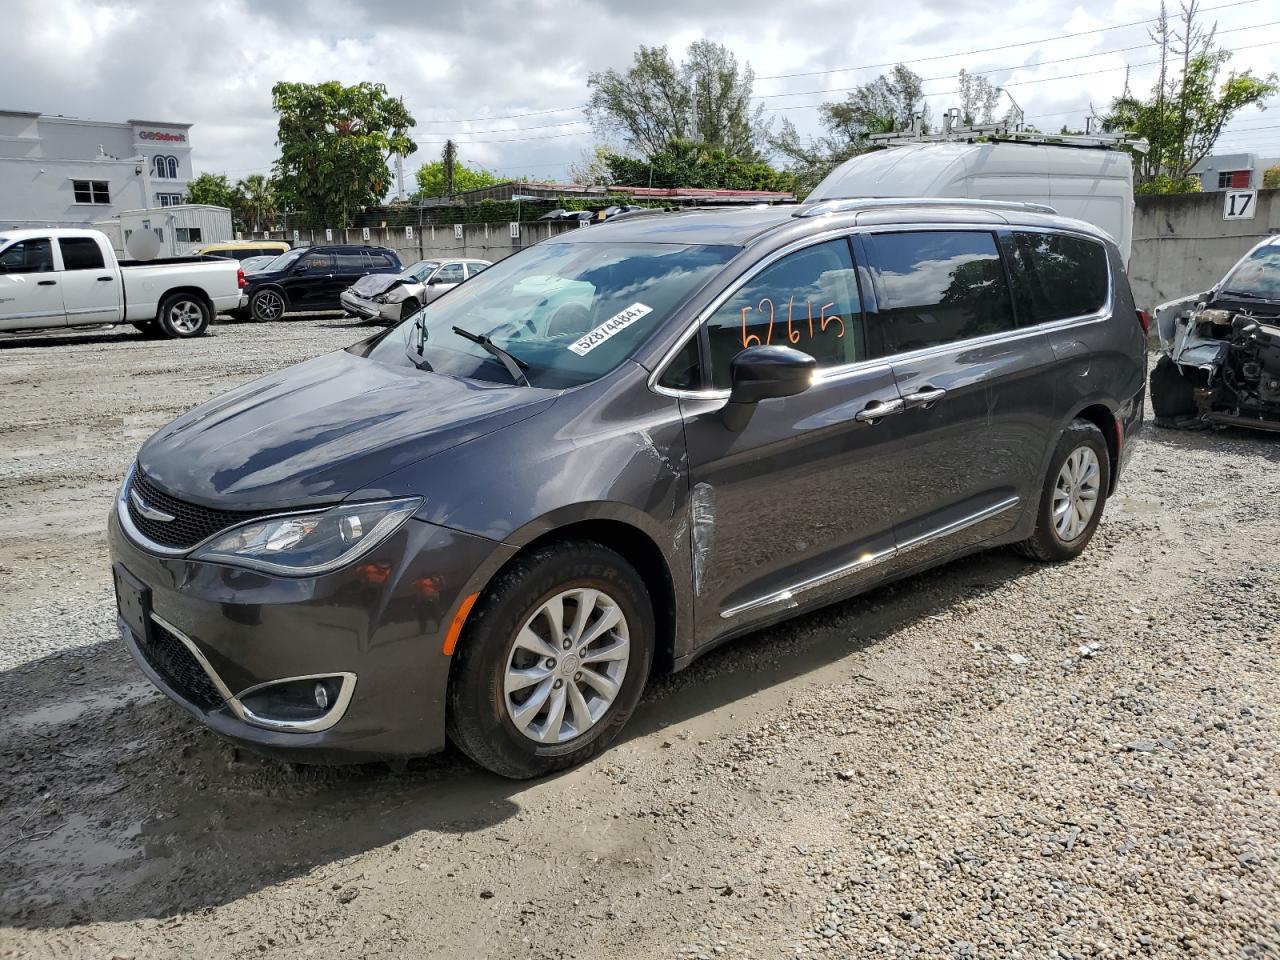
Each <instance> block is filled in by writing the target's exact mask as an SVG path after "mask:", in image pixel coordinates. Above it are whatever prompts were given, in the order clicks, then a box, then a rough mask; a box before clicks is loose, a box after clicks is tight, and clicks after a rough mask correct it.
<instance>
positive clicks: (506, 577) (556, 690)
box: [447, 542, 654, 780]
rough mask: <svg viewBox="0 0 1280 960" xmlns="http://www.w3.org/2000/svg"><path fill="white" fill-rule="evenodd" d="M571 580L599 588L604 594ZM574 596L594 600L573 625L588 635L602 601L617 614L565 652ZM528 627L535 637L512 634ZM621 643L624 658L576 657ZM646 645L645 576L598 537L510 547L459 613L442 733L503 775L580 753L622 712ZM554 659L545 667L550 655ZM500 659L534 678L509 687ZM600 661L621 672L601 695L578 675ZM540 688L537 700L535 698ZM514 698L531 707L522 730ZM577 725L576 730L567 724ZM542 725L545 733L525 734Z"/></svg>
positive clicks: (627, 710)
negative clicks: (608, 693) (513, 554)
mask: <svg viewBox="0 0 1280 960" xmlns="http://www.w3.org/2000/svg"><path fill="white" fill-rule="evenodd" d="M575 591H599V592H600V593H601V594H604V595H605V601H611V603H606V602H604V601H595V600H592V599H591V594H587V593H575ZM566 594H567V596H565V595H566ZM557 597H561V606H560V609H561V619H560V631H561V636H562V638H563V639H562V642H561V644H560V646H561V648H562V649H561V650H560V651H559V654H558V656H556V657H554V658H552V657H550V654H551V653H553V652H555V651H554V649H553V648H549V646H548V644H547V641H548V640H549V639H550V636H551V617H550V615H548V614H546V613H545V605H547V604H548V603H552V604H553V605H554V599H555V598H557ZM583 598H586V599H587V600H588V602H592V606H591V607H588V608H587V609H588V619H587V623H586V626H585V628H583V629H581V630H579V631H578V636H579V637H582V638H585V639H588V640H590V633H591V628H592V627H593V626H598V625H599V624H600V623H601V622H602V621H603V619H604V618H605V617H606V616H607V615H609V614H610V612H611V610H612V611H613V612H616V613H620V614H621V617H622V620H621V621H620V622H619V623H614V624H613V625H612V626H609V627H608V628H606V629H605V632H604V635H603V637H602V638H600V639H597V640H592V641H591V642H589V643H587V644H586V645H585V646H584V647H582V648H571V652H570V653H566V652H565V651H564V650H563V645H564V644H565V643H569V642H571V641H570V640H569V639H568V637H569V636H570V635H572V634H573V633H574V628H575V626H576V624H575V623H574V620H575V618H576V615H577V611H578V609H579V604H578V600H579V599H583ZM582 606H584V607H585V606H586V603H583V604H582ZM526 631H528V632H531V633H532V634H533V638H532V639H533V641H536V642H534V643H532V644H531V645H530V646H526V644H517V642H516V641H517V638H518V636H520V637H526V636H527V634H526ZM620 645H621V646H624V647H625V649H626V650H627V656H626V658H625V659H622V658H614V659H608V660H605V659H596V660H594V661H593V660H590V659H583V660H581V661H579V660H577V659H576V658H577V657H578V656H583V657H590V656H593V655H594V656H597V657H598V655H599V654H600V653H602V652H603V649H602V648H603V647H611V648H612V649H613V652H615V653H616V652H617V651H618V649H619V646H620ZM653 648H654V616H653V605H652V602H651V600H650V598H649V591H648V590H647V589H646V588H645V584H644V581H643V580H642V579H641V578H640V575H639V574H637V573H636V571H635V569H634V568H632V566H631V565H630V564H628V563H627V562H626V561H625V560H624V559H622V557H620V556H619V555H618V554H616V553H614V552H613V551H612V550H609V549H607V548H606V547H603V546H601V545H599V544H596V543H590V542H566V543H556V544H549V545H547V546H544V547H539V548H537V549H535V550H533V551H532V552H530V553H529V554H527V555H525V556H521V557H517V558H516V560H515V561H514V562H513V563H512V564H511V565H510V566H509V567H508V568H507V569H506V570H504V571H503V572H502V573H500V574H499V575H498V576H497V577H496V578H495V579H494V581H493V582H492V583H491V584H490V585H489V587H488V588H487V589H486V590H485V591H484V593H483V595H482V596H481V598H480V600H479V601H478V602H477V603H476V605H475V607H474V608H473V609H472V611H471V614H470V615H469V617H468V618H467V623H466V627H465V628H464V630H463V633H462V637H461V639H460V641H459V644H458V648H457V652H456V653H455V654H454V660H455V662H454V664H453V670H452V674H451V676H450V681H449V703H448V720H447V724H448V732H449V737H450V739H452V740H453V742H454V743H455V744H456V745H457V746H458V747H459V748H460V749H461V750H462V751H463V752H464V753H466V754H467V756H469V757H471V759H472V760H474V761H475V762H476V763H478V764H479V765H480V766H482V767H485V768H487V769H489V770H492V771H493V772H494V773H497V774H500V775H502V776H504V777H510V778H512V779H518V780H519V779H527V778H529V777H538V776H542V775H543V774H547V773H551V772H553V771H555V770H562V769H564V768H566V767H571V766H574V765H575V764H579V763H582V762H583V761H585V760H587V759H589V758H591V757H594V756H596V755H597V754H599V753H600V752H601V751H603V750H604V749H605V748H606V747H607V746H608V745H609V744H610V743H612V742H613V740H614V739H615V738H616V737H617V736H618V733H619V732H620V731H621V730H622V727H623V726H624V725H625V724H626V722H627V720H628V719H630V717H631V713H632V711H634V710H635V708H636V704H637V703H639V701H640V695H641V693H643V691H644V686H645V682H646V681H647V680H648V677H649V669H650V667H651V666H652V664H653ZM534 649H536V650H537V651H538V652H537V653H534V652H533V650H534ZM552 663H554V667H549V664H552ZM619 664H621V671H618V665H619ZM509 671H516V673H514V674H512V675H513V676H519V675H520V674H521V673H523V674H525V675H527V676H529V677H536V678H537V679H536V680H533V681H531V682H529V681H527V682H525V683H523V684H521V687H520V688H519V689H513V690H512V693H511V695H510V696H509V695H508V692H507V687H506V681H507V678H508V674H509ZM606 671H614V679H616V680H617V681H618V682H617V683H616V684H615V687H616V691H615V694H614V696H613V699H612V701H611V702H608V703H606V702H605V697H604V696H603V694H602V693H600V692H598V690H597V687H596V684H595V683H593V682H591V681H589V680H586V679H582V678H585V677H586V675H587V674H588V673H589V672H590V673H591V675H592V676H593V677H596V678H599V677H601V676H602V675H604V674H605V672H606ZM605 679H606V680H607V679H608V677H607V676H606V677H605ZM556 683H559V684H560V686H558V687H557V686H556V685H555V684H556ZM575 689H576V691H577V692H578V693H577V699H576V700H575V699H574V690H575ZM525 691H529V692H528V693H527V694H526V692H525ZM539 697H541V701H539V702H535V701H536V700H537V699H538V698H539ZM557 702H558V703H561V704H563V706H562V707H561V708H560V710H561V716H562V718H563V722H562V723H560V724H556V723H555V722H554V718H553V716H552V714H553V713H554V711H555V705H556V704H557ZM540 704H541V705H540ZM522 706H523V707H526V708H529V709H532V713H526V716H525V718H524V723H525V729H526V730H527V731H528V733H525V732H522V730H521V728H520V727H519V726H517V722H516V719H515V715H516V713H517V712H518V708H519V707H522ZM584 708H585V713H584ZM597 710H599V711H600V712H599V713H594V711H597ZM593 714H594V719H591V718H592V716H593ZM566 726H567V729H566ZM575 728H581V729H582V732H578V733H575V732H574V731H575ZM539 733H541V734H542V735H543V736H544V738H545V742H537V741H536V740H535V739H534V737H536V736H537V735H538V734H539ZM557 733H558V735H559V738H560V739H556V734H557Z"/></svg>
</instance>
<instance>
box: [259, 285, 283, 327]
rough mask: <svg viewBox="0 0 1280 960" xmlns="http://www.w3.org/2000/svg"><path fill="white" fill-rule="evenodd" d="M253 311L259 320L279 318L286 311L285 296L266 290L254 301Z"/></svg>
mask: <svg viewBox="0 0 1280 960" xmlns="http://www.w3.org/2000/svg"><path fill="white" fill-rule="evenodd" d="M253 312H254V314H255V315H256V316H257V318H258V319H259V320H266V321H271V320H279V319H280V317H281V315H282V314H283V313H284V298H283V297H281V296H280V294H278V293H273V292H272V291H270V290H265V291H263V292H262V293H260V294H258V297H257V299H256V300H255V301H254V305H253Z"/></svg>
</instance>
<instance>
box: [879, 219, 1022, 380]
mask: <svg viewBox="0 0 1280 960" xmlns="http://www.w3.org/2000/svg"><path fill="white" fill-rule="evenodd" d="M868 247H869V248H870V250H871V258H872V261H873V265H874V266H875V267H876V269H877V271H878V273H879V278H880V286H881V293H882V300H883V302H882V303H881V304H880V312H879V315H878V316H877V317H876V318H875V320H874V321H873V322H872V323H871V324H870V327H871V337H872V342H873V344H877V345H878V346H877V353H878V354H879V355H888V354H895V353H906V352H908V351H911V350H921V349H924V348H925V347H932V346H936V345H938V344H943V343H954V342H956V341H959V340H967V339H970V338H972V337H981V336H985V335H987V334H991V333H1000V332H1002V331H1005V330H1012V329H1013V325H1014V324H1013V307H1012V304H1011V302H1010V297H1009V286H1008V284H1007V283H1006V281H1005V275H1004V265H1003V264H1002V263H1001V260H1000V254H999V252H998V250H997V249H996V241H995V237H994V236H992V235H991V234H990V233H978V232H959V231H957V232H951V231H927V232H925V231H921V232H918V233H882V234H876V235H875V236H874V237H871V238H868Z"/></svg>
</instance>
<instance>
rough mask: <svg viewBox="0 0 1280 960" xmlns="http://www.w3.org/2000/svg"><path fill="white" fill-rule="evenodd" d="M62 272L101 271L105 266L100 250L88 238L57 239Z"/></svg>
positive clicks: (94, 242)
mask: <svg viewBox="0 0 1280 960" xmlns="http://www.w3.org/2000/svg"><path fill="white" fill-rule="evenodd" d="M58 247H59V248H60V249H61V250H62V268H63V269H64V270H101V269H102V268H103V267H105V266H106V263H105V262H104V261H103V259H102V249H101V248H100V247H99V246H98V242H97V241H96V240H93V239H91V238H90V237H59V238H58Z"/></svg>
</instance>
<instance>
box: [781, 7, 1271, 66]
mask: <svg viewBox="0 0 1280 960" xmlns="http://www.w3.org/2000/svg"><path fill="white" fill-rule="evenodd" d="M1257 2H1258V0H1236V2H1234V3H1223V4H1219V5H1218V6H1216V7H1202V8H1201V10H1200V12H1201V13H1211V12H1212V11H1214V10H1226V9H1228V8H1230V7H1243V6H1247V5H1249V4H1251V3H1257ZM1158 19H1159V17H1150V18H1148V19H1146V20H1134V21H1131V22H1130V23H1117V24H1114V25H1112V26H1109V27H1096V28H1094V29H1092V30H1081V31H1079V32H1078V33H1061V34H1058V35H1057V36H1053V37H1041V38H1040V39H1038V40H1023V41H1021V42H1020V43H1006V44H1001V45H1000V46H998V47H983V48H981V49H978V50H963V51H959V52H957V53H939V54H936V55H934V56H930V57H912V58H911V61H910V62H912V63H924V62H926V61H929V60H947V59H950V58H951V57H971V56H974V55H975V54H979V53H995V52H996V51H998V50H1012V49H1013V48H1015V47H1029V46H1033V45H1034V44H1037V43H1050V42H1052V41H1054V40H1070V39H1073V38H1075V37H1087V36H1092V35H1093V34H1096V33H1106V32H1108V31H1110V30H1124V29H1126V28H1128V27H1140V26H1144V25H1146V24H1148V23H1155V22H1156V21H1157V20H1158ZM902 62H903V61H902V60H891V61H889V62H887V63H864V64H859V65H856V66H852V67H833V68H831V69H830V70H810V71H807V72H805V73H779V74H775V75H773V76H771V77H756V79H757V80H790V79H792V78H793V77H818V76H826V75H827V74H831V73H846V72H849V71H853V70H876V69H882V68H884V67H893V66H897V64H899V63H902Z"/></svg>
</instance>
